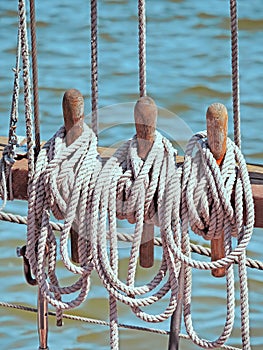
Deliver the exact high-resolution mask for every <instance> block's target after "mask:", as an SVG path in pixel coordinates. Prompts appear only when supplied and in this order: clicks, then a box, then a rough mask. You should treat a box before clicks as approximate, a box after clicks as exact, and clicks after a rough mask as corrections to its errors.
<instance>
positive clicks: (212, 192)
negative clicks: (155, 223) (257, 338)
mask: <svg viewBox="0 0 263 350" xmlns="http://www.w3.org/2000/svg"><path fill="white" fill-rule="evenodd" d="M236 166H237V168H236ZM182 170H183V172H182V189H181V199H182V203H181V215H180V217H181V222H182V225H181V227H180V228H179V229H181V231H182V232H180V231H177V232H176V233H174V232H173V231H172V230H171V228H170V226H171V220H172V211H170V210H167V207H166V200H167V201H168V202H169V201H170V197H171V196H173V195H174V194H173V191H174V190H173V184H172V182H171V186H170V187H169V186H168V187H167V191H166V198H165V200H164V203H163V212H164V217H165V220H164V221H163V222H164V227H163V228H162V231H163V232H165V234H164V236H163V238H164V239H167V241H168V242H169V243H168V244H169V245H170V249H171V251H172V253H173V254H174V256H175V257H176V258H177V259H179V260H180V261H181V262H182V263H184V264H185V293H184V320H185V325H186V330H187V333H188V334H189V336H190V338H191V339H192V341H193V342H194V343H195V344H197V345H198V346H200V347H203V348H216V347H219V346H222V345H223V344H224V343H225V341H226V340H227V339H228V338H229V336H230V334H231V331H232V328H233V323H234V307H235V298H234V291H235V289H234V275H233V266H230V267H228V266H229V265H230V264H233V261H234V256H238V257H239V259H242V261H243V262H244V254H245V249H246V246H247V244H248V242H249V240H250V238H251V235H252V231H253V224H254V208H253V198H252V192H251V186H250V182H249V177H248V173H247V168H246V164H245V161H244V158H243V156H242V155H241V152H240V150H239V148H238V147H237V146H235V145H234V143H232V142H231V141H230V140H228V143H227V153H226V156H225V159H224V161H223V165H222V168H221V171H220V169H219V167H218V166H217V164H216V161H215V159H214V157H213V156H212V153H211V152H210V150H209V149H208V147H207V141H206V134H205V133H199V134H197V135H194V136H193V138H192V139H191V140H190V141H189V143H188V146H187V148H186V154H185V162H184V165H183V169H182ZM234 184H236V185H235V186H234ZM204 189H206V190H204ZM232 190H233V191H234V193H235V197H236V198H235V199H236V200H235V204H234V207H233V206H232V203H231V198H230V197H231V193H232ZM242 198H244V200H245V216H244V217H243V207H242V205H240V202H242V201H243V200H242ZM168 208H169V206H168ZM244 221H245V225H244ZM189 226H190V227H191V228H192V230H193V231H194V232H195V233H197V234H202V235H203V237H204V238H206V239H212V238H213V237H218V233H219V232H222V231H224V233H225V253H226V257H225V258H222V259H220V260H218V261H215V262H210V263H208V262H202V261H195V260H193V259H192V258H191V256H190V251H191V249H190V238H189V232H188V231H189ZM211 227H212V228H211ZM212 233H213V234H212ZM231 234H234V235H235V236H237V238H238V244H237V246H236V248H235V249H233V248H232V242H231ZM174 235H178V236H179V235H182V248H180V246H179V245H176V244H175V242H174ZM243 265H244V263H242V266H241V265H240V269H241V270H242V272H241V273H240V276H241V277H240V290H241V294H242V297H241V298H242V299H243V300H241V303H242V304H243V307H242V316H243V315H244V316H246V317H247V315H248V310H247V308H246V306H247V286H246V283H247V279H246V275H244V270H243V267H244V266H243ZM221 266H227V267H228V268H227V275H226V280H227V316H226V321H225V326H224V329H223V331H222V333H221V335H220V336H219V337H218V339H217V340H214V341H208V340H205V339H201V338H199V337H198V335H197V334H196V332H195V331H194V328H193V324H192V316H191V267H194V268H198V269H212V268H216V267H221ZM241 267H242V268H241ZM242 333H243V336H242V338H243V348H244V349H250V346H249V340H247V339H248V338H249V335H248V324H247V320H246V319H243V324H242Z"/></svg>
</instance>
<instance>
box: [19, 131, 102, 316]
mask: <svg viewBox="0 0 263 350" xmlns="http://www.w3.org/2000/svg"><path fill="white" fill-rule="evenodd" d="M96 147H97V141H96V136H95V135H94V133H93V132H92V131H91V130H90V129H89V128H88V127H87V126H86V125H84V130H83V133H82V135H81V136H80V137H79V138H78V139H77V140H76V141H75V142H74V143H73V144H71V145H70V146H68V147H67V146H66V143H65V129H64V127H62V128H60V129H59V130H58V131H57V133H56V134H55V135H54V136H53V137H52V138H51V139H50V140H49V141H48V142H47V143H46V144H45V146H44V147H43V148H42V150H41V151H40V153H39V156H38V160H37V163H36V170H35V174H34V178H33V181H32V183H31V184H30V198H29V204H28V231H27V250H26V255H27V258H28V260H29V263H30V266H31V269H32V272H33V274H34V275H35V277H36V279H37V282H38V285H39V288H40V290H41V293H42V294H43V296H44V297H45V298H46V299H47V300H48V302H49V303H51V304H52V305H53V306H55V307H56V308H57V312H59V310H62V309H69V308H73V307H76V306H78V305H80V303H81V302H83V301H84V300H85V298H86V296H87V293H88V291H89V284H90V283H89V276H90V273H91V271H92V269H93V265H92V263H91V262H90V257H89V253H88V245H89V244H88V241H87V232H88V231H89V227H87V225H86V222H85V217H86V216H87V211H90V210H91V208H90V204H88V203H90V202H88V201H87V200H88V199H89V197H90V196H91V195H92V192H93V188H94V184H95V180H96V175H97V173H98V171H99V170H100V161H99V158H98V153H97V149H96ZM51 212H52V213H53V215H54V216H55V217H56V218H57V219H59V220H63V221H64V223H63V227H62V231H61V235H60V254H61V258H62V260H63V262H64V264H65V266H66V268H67V269H68V270H69V271H71V272H72V273H74V274H78V275H80V277H79V279H78V280H77V281H76V282H75V283H73V284H72V285H69V286H65V287H61V286H60V285H59V281H58V278H57V276H56V272H55V265H56V259H57V243H56V238H55V235H54V232H53V230H52V227H51V225H50V214H51ZM71 227H77V230H78V233H79V240H80V243H81V244H79V247H80V248H79V252H78V253H79V259H80V260H79V261H80V266H77V265H74V264H73V263H72V262H71V261H70V259H69V256H68V251H67V249H68V237H69V234H70V229H71ZM46 266H47V271H46ZM46 275H47V278H48V281H47V278H46ZM77 291H79V294H78V295H77V296H76V297H75V298H73V299H72V300H70V301H62V295H64V294H72V293H75V292H77ZM61 316H62V315H61Z"/></svg>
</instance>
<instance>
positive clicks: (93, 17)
mask: <svg viewBox="0 0 263 350" xmlns="http://www.w3.org/2000/svg"><path fill="white" fill-rule="evenodd" d="M90 23H91V26H90V35H91V38H90V44H91V111H92V118H91V125H92V130H93V132H94V133H95V135H98V28H97V0H91V1H90Z"/></svg>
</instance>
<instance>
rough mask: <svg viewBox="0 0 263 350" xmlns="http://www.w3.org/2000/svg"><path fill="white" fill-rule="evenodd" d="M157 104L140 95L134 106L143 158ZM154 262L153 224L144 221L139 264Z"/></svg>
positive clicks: (150, 141) (152, 132)
mask: <svg viewBox="0 0 263 350" xmlns="http://www.w3.org/2000/svg"><path fill="white" fill-rule="evenodd" d="M157 113H158V110H157V106H156V104H155V102H154V101H153V99H151V98H150V97H148V96H143V97H141V98H140V99H139V100H138V101H137V103H136V105H135V108H134V119H135V128H136V134H137V142H138V156H139V157H140V158H141V159H142V160H145V158H146V157H147V154H148V153H149V151H150V149H151V147H152V145H153V142H154V139H155V130H156V120H157ZM153 264H154V225H153V224H147V223H144V226H143V233H142V241H141V245H140V265H141V266H142V267H146V268H150V267H152V266H153Z"/></svg>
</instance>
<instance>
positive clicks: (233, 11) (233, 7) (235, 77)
mask: <svg viewBox="0 0 263 350" xmlns="http://www.w3.org/2000/svg"><path fill="white" fill-rule="evenodd" d="M230 16H231V63H232V95H233V119H234V140H235V144H236V145H237V146H238V147H241V132H240V101H239V60H238V17H237V2H236V0H230Z"/></svg>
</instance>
